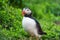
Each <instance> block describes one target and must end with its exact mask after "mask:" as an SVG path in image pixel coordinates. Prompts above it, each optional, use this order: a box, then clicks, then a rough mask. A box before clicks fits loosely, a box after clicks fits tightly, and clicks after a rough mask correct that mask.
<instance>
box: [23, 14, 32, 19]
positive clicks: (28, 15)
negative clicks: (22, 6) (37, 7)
mask: <svg viewBox="0 0 60 40" xmlns="http://www.w3.org/2000/svg"><path fill="white" fill-rule="evenodd" d="M24 17H29V18H31V17H32V14H30V15H27V14H25V15H24Z"/></svg>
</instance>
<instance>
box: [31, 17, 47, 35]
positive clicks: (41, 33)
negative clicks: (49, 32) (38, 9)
mask: <svg viewBox="0 0 60 40" xmlns="http://www.w3.org/2000/svg"><path fill="white" fill-rule="evenodd" d="M32 19H33V20H35V22H36V28H37V30H38V34H40V35H43V34H46V33H45V32H43V31H42V28H41V26H40V24H39V22H38V21H37V20H36V19H35V18H32Z"/></svg>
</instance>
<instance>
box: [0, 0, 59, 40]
mask: <svg viewBox="0 0 60 40" xmlns="http://www.w3.org/2000/svg"><path fill="white" fill-rule="evenodd" d="M12 1H13V2H12ZM20 2H21V4H20ZM15 3H16V4H17V6H16V5H15ZM19 5H20V6H21V7H19ZM25 6H28V7H29V8H30V9H31V10H32V13H33V16H34V17H35V18H37V20H38V21H39V22H40V24H41V27H42V29H43V31H45V32H46V33H47V35H43V36H42V39H43V40H59V39H60V25H57V24H56V23H55V21H59V20H60V5H59V0H58V1H55V0H54V1H53V0H50V1H48V0H46V1H44V0H39V1H37V0H33V1H32V0H26V1H24V0H22V1H20V0H0V40H18V39H28V37H29V35H28V34H27V33H26V32H25V31H24V29H23V28H22V23H21V22H22V10H21V9H22V8H23V7H25Z"/></svg>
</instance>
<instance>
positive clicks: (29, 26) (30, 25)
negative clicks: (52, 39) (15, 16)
mask: <svg viewBox="0 0 60 40" xmlns="http://www.w3.org/2000/svg"><path fill="white" fill-rule="evenodd" d="M22 15H23V19H22V27H23V28H24V30H25V31H26V32H27V33H29V34H30V35H31V37H30V39H31V40H32V38H33V37H35V38H36V40H39V38H41V36H42V35H44V34H47V33H46V32H43V30H42V28H41V25H40V23H39V22H38V21H37V20H36V19H35V18H34V17H33V16H32V11H31V10H30V8H23V10H22Z"/></svg>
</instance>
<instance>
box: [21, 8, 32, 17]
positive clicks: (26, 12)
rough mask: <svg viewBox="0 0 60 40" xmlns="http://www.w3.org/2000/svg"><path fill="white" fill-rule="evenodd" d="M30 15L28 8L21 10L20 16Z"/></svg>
mask: <svg viewBox="0 0 60 40" xmlns="http://www.w3.org/2000/svg"><path fill="white" fill-rule="evenodd" d="M30 14H31V10H30V9H29V8H23V10H22V15H23V16H24V15H30Z"/></svg>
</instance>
